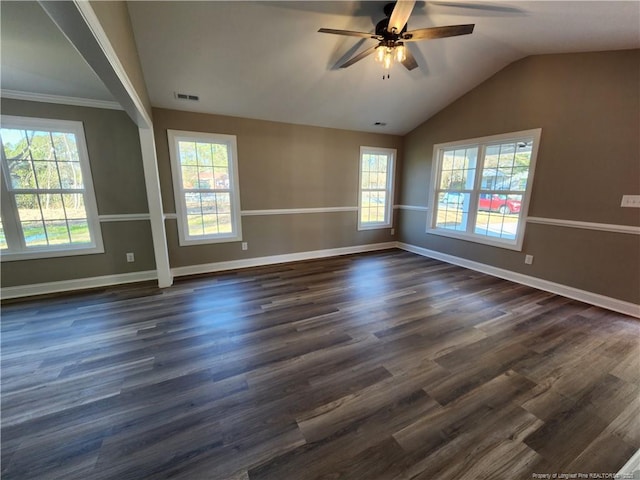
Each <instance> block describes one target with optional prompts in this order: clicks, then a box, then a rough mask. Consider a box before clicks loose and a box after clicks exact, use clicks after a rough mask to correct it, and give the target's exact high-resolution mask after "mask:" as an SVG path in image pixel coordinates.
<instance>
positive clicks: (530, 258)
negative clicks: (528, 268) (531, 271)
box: [524, 255, 533, 265]
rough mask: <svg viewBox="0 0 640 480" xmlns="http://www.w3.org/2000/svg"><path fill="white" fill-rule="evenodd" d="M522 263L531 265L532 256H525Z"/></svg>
mask: <svg viewBox="0 0 640 480" xmlns="http://www.w3.org/2000/svg"><path fill="white" fill-rule="evenodd" d="M524 263H526V264H527V265H531V264H532V263H533V255H525V257H524Z"/></svg>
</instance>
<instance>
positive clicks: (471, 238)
mask: <svg viewBox="0 0 640 480" xmlns="http://www.w3.org/2000/svg"><path fill="white" fill-rule="evenodd" d="M426 233H428V234H429V235H439V236H441V237H448V238H455V239H457V240H464V241H467V242H473V243H479V244H482V245H489V246H492V247H498V248H504V249H507V250H515V251H517V252H521V251H522V238H524V235H521V237H520V239H516V240H513V241H505V240H499V239H493V238H490V237H484V236H480V235H470V234H468V233H466V232H456V231H449V230H444V229H440V228H438V229H436V228H428V229H427V232H426Z"/></svg>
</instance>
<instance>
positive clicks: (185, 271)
mask: <svg viewBox="0 0 640 480" xmlns="http://www.w3.org/2000/svg"><path fill="white" fill-rule="evenodd" d="M396 246H397V244H396V242H385V243H371V244H368V245H354V246H352V247H340V248H329V249H326V250H312V251H308V252H298V253H286V254H283V255H271V256H268V257H255V258H247V259H242V260H229V261H227V262H215V263H205V264H201V265H189V266H186V267H176V268H172V269H171V273H172V274H173V276H174V277H181V276H185V275H196V274H200V273H213V272H221V271H223V270H236V269H238V268H248V267H261V266H264V265H273V264H276V263H287V262H298V261H300V260H313V259H315V258H326V257H336V256H338V255H349V254H352V253H363V252H373V251H376V250H387V249H390V248H396Z"/></svg>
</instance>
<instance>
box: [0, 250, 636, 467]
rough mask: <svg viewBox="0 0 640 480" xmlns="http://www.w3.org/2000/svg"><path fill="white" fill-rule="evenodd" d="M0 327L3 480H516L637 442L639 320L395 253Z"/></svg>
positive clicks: (239, 274) (132, 295)
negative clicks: (164, 479)
mask: <svg viewBox="0 0 640 480" xmlns="http://www.w3.org/2000/svg"><path fill="white" fill-rule="evenodd" d="M1 324H2V351H1V359H2V431H1V434H2V478H3V479H5V480H9V479H54V478H55V479H65V480H68V479H83V480H85V479H91V480H94V479H95V480H97V479H118V480H121V479H142V478H149V479H162V478H178V479H196V480H198V479H235V480H241V479H244V480H246V479H251V480H258V479H275V480H290V479H291V480H296V479H303V480H309V479H317V478H322V479H357V480H359V479H365V480H369V479H383V480H393V479H429V480H440V479H443V480H445V479H456V480H461V479H474V480H475V479H492V480H500V479H505V480H512V479H530V478H533V474H534V473H538V474H544V473H579V472H580V473H607V472H617V471H618V469H619V468H620V467H622V465H623V464H624V463H625V462H626V461H627V460H628V459H629V458H630V457H631V456H632V454H633V453H634V452H635V451H636V450H637V449H638V448H640V425H639V424H638V419H639V418H640V396H639V393H640V344H639V339H640V322H639V321H638V320H635V319H632V318H629V317H625V316H623V315H619V314H616V313H612V312H609V311H606V310H603V309H600V308H596V307H592V306H589V305H586V304H583V303H579V302H576V301H572V300H569V299H566V298H563V297H559V296H556V295H553V294H550V293H545V292H541V291H538V290H535V289H532V288H528V287H524V286H521V285H517V284H514V283H510V282H508V281H504V280H500V279H496V278H492V277H489V276H486V275H483V274H480V273H476V272H473V271H470V270H465V269H463V268H459V267H456V266H452V265H448V264H444V263H441V262H439V261H436V260H431V259H427V258H423V257H420V256H417V255H413V254H410V253H406V252H402V251H399V250H389V251H384V252H377V253H371V254H362V255H353V256H343V257H337V258H331V259H322V260H317V261H307V262H300V263H293V264H284V265H276V266H270V267H264V268H253V269H247V270H243V271H235V272H230V273H223V274H219V275H210V276H201V277H197V278H195V277H194V278H189V279H182V280H178V281H177V282H176V284H175V285H174V286H173V287H171V288H169V289H166V290H163V291H161V290H158V289H157V288H155V287H154V286H152V285H150V284H147V285H136V286H123V287H117V288H110V289H103V290H98V291H92V292H87V293H82V294H75V295H68V296H59V297H53V298H49V299H36V300H31V301H24V302H16V303H9V304H6V303H5V304H4V305H3V307H2V323H1Z"/></svg>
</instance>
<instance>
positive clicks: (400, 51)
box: [396, 43, 407, 62]
mask: <svg viewBox="0 0 640 480" xmlns="http://www.w3.org/2000/svg"><path fill="white" fill-rule="evenodd" d="M406 59H407V52H406V51H405V46H404V44H402V43H399V44H398V45H396V61H398V62H404V61H405V60H406Z"/></svg>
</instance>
